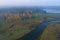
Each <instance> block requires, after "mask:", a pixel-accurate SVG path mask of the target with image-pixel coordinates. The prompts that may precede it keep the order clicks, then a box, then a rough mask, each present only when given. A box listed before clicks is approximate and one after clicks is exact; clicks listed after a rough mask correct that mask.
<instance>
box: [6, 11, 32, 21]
mask: <svg viewBox="0 0 60 40" xmlns="http://www.w3.org/2000/svg"><path fill="white" fill-rule="evenodd" d="M24 18H32V11H25V12H23V13H17V14H15V15H9V16H7V18H6V20H7V21H8V22H13V21H21V20H22V19H24Z"/></svg>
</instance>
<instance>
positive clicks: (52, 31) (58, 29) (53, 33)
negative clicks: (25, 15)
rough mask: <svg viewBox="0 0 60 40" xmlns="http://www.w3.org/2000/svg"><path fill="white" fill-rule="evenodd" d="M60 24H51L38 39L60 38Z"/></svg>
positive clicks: (55, 39) (51, 39) (50, 39)
mask: <svg viewBox="0 0 60 40" xmlns="http://www.w3.org/2000/svg"><path fill="white" fill-rule="evenodd" d="M59 35H60V24H58V23H56V24H51V25H48V27H47V28H46V29H45V30H44V32H43V34H42V35H41V36H40V37H39V38H38V40H59V39H60V36H59Z"/></svg>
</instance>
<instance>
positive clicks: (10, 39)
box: [0, 15, 43, 40]
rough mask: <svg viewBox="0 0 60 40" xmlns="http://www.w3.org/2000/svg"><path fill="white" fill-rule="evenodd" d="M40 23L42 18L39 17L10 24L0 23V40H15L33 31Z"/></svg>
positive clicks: (4, 21)
mask: <svg viewBox="0 0 60 40" xmlns="http://www.w3.org/2000/svg"><path fill="white" fill-rule="evenodd" d="M42 22H43V18H42V17H40V15H37V16H36V15H34V16H33V17H32V18H27V19H24V20H21V21H14V22H12V23H9V22H7V21H6V20H3V21H0V40H16V39H17V38H20V37H22V36H24V35H25V34H27V33H29V32H30V31H32V30H34V29H35V28H36V27H37V26H38V25H39V24H40V23H42Z"/></svg>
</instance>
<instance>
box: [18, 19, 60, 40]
mask: <svg viewBox="0 0 60 40" xmlns="http://www.w3.org/2000/svg"><path fill="white" fill-rule="evenodd" d="M54 23H60V20H52V21H45V22H44V23H42V24H41V25H39V26H38V28H36V29H35V30H33V31H31V32H30V33H28V34H27V35H25V36H23V37H21V38H19V39H17V40H35V39H36V38H38V37H39V36H41V35H42V33H43V31H44V30H45V28H46V27H47V26H48V25H50V24H54Z"/></svg>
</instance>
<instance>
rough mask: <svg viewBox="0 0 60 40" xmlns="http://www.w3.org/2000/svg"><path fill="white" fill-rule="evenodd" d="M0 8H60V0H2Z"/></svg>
mask: <svg viewBox="0 0 60 40" xmlns="http://www.w3.org/2000/svg"><path fill="white" fill-rule="evenodd" d="M0 6H60V0H0Z"/></svg>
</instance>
